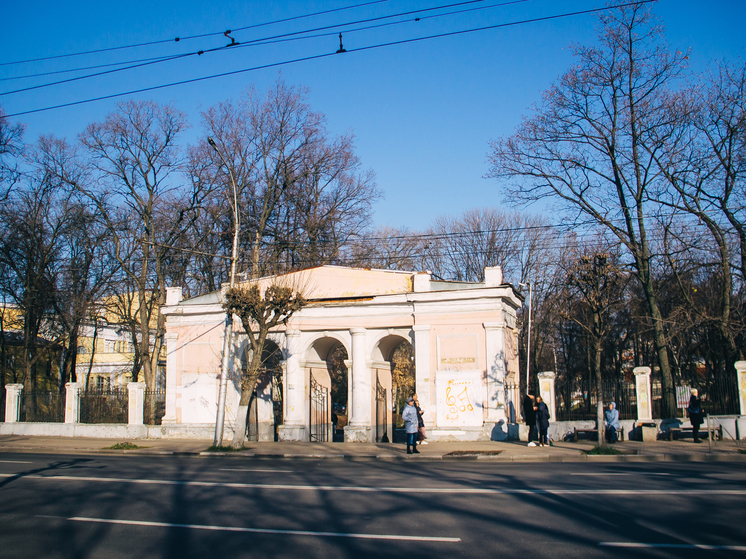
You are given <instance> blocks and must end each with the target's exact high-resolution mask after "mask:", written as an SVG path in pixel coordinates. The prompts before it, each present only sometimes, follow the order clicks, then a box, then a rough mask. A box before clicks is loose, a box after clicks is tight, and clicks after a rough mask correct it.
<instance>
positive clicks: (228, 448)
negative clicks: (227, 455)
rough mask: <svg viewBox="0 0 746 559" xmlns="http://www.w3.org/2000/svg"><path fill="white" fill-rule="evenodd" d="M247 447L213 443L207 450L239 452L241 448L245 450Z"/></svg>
mask: <svg viewBox="0 0 746 559" xmlns="http://www.w3.org/2000/svg"><path fill="white" fill-rule="evenodd" d="M245 448H246V447H244V448H233V447H232V446H230V445H219V446H215V445H212V446H211V447H209V448H208V449H207V452H239V451H241V450H245Z"/></svg>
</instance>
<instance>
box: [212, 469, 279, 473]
mask: <svg viewBox="0 0 746 559" xmlns="http://www.w3.org/2000/svg"><path fill="white" fill-rule="evenodd" d="M220 471H221V472H272V473H275V472H280V473H290V474H292V473H293V470H251V469H248V468H220Z"/></svg>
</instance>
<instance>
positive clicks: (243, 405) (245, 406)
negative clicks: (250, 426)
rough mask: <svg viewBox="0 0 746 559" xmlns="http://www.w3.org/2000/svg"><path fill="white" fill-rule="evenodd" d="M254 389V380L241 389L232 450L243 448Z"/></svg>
mask: <svg viewBox="0 0 746 559" xmlns="http://www.w3.org/2000/svg"><path fill="white" fill-rule="evenodd" d="M255 389H256V379H250V380H249V381H248V382H247V383H246V386H245V387H243V388H242V389H241V399H240V400H239V402H238V411H237V412H236V425H235V427H234V429H233V442H232V443H231V447H232V448H234V449H239V448H243V445H244V441H245V440H246V420H247V417H248V415H249V404H250V403H251V396H252V394H254V390H255Z"/></svg>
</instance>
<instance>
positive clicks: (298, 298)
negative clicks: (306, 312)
mask: <svg viewBox="0 0 746 559" xmlns="http://www.w3.org/2000/svg"><path fill="white" fill-rule="evenodd" d="M305 305H306V299H305V298H304V297H303V295H301V294H300V293H299V292H298V290H297V289H296V288H294V287H293V286H289V285H282V284H280V283H272V284H270V285H267V286H266V287H264V288H262V286H260V285H259V284H258V283H252V284H250V285H248V286H239V287H235V288H232V289H228V290H227V291H226V293H225V302H224V303H223V306H224V307H225V309H226V311H227V312H228V313H231V314H236V315H238V317H239V318H240V319H241V323H242V324H243V328H244V331H245V332H246V334H247V336H248V337H249V348H248V351H249V359H247V365H246V367H245V369H244V370H243V371H242V374H241V397H240V400H239V403H238V411H237V412H236V425H235V430H234V432H233V442H232V446H233V448H242V447H243V443H244V440H245V437H246V415H247V413H248V409H249V408H248V406H249V403H250V401H251V395H252V394H253V393H254V388H255V387H256V382H257V380H258V378H259V374H260V373H261V366H262V361H263V359H265V358H266V356H265V351H264V349H265V343H266V341H267V335H268V334H269V331H270V330H271V329H272V328H275V327H277V326H279V325H286V324H287V322H288V320H289V319H290V317H291V316H293V314H294V313H295V312H297V311H298V310H300V309H301V308H303V307H304V306H305Z"/></svg>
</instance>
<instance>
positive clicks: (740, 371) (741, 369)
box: [736, 361, 746, 415]
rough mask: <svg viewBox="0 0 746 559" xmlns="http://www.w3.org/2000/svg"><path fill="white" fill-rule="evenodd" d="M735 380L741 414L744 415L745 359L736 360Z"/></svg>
mask: <svg viewBox="0 0 746 559" xmlns="http://www.w3.org/2000/svg"><path fill="white" fill-rule="evenodd" d="M736 381H737V382H738V398H739V400H740V402H741V415H746V361H736Z"/></svg>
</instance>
